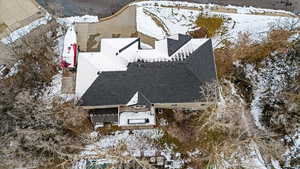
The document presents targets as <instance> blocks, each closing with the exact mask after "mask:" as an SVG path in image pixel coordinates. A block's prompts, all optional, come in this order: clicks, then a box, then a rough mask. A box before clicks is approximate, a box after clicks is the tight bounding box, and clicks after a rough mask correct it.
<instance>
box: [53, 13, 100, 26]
mask: <svg viewBox="0 0 300 169" xmlns="http://www.w3.org/2000/svg"><path fill="white" fill-rule="evenodd" d="M57 22H58V23H60V24H61V25H64V26H67V27H69V26H71V25H72V24H73V23H80V22H84V23H94V22H99V19H98V16H91V15H84V16H71V17H66V18H57Z"/></svg>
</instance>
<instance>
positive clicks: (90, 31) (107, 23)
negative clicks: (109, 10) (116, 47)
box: [76, 6, 137, 51]
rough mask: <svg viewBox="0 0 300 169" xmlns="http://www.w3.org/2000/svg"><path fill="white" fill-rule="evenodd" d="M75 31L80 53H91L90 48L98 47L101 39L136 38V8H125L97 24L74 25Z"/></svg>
mask: <svg viewBox="0 0 300 169" xmlns="http://www.w3.org/2000/svg"><path fill="white" fill-rule="evenodd" d="M76 31H77V37H78V39H77V40H78V45H79V46H80V50H81V51H93V49H92V48H94V47H95V46H100V40H101V38H113V37H137V27H136V6H125V7H124V8H123V9H121V10H120V11H118V12H117V13H116V14H114V15H112V16H109V17H107V18H103V19H100V22H99V23H79V24H76ZM95 37H97V38H96V39H95ZM95 43H97V44H95ZM91 44H93V45H92V46H91Z"/></svg>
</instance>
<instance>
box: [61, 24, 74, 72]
mask: <svg viewBox="0 0 300 169" xmlns="http://www.w3.org/2000/svg"><path fill="white" fill-rule="evenodd" d="M75 44H77V35H76V32H75V26H74V25H72V26H70V27H69V28H68V30H67V33H66V35H65V39H64V49H63V55H62V60H63V61H65V62H67V63H69V64H70V67H74V65H75V64H76V63H75V57H76V56H74V55H75V53H76V52H75V51H74V47H73V45H75Z"/></svg>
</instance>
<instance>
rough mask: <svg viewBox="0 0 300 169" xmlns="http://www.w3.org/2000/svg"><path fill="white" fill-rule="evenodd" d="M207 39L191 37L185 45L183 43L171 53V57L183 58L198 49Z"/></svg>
mask: <svg viewBox="0 0 300 169" xmlns="http://www.w3.org/2000/svg"><path fill="white" fill-rule="evenodd" d="M207 40H208V39H191V40H190V41H188V42H187V43H186V44H185V45H183V46H182V47H181V48H180V49H179V50H177V51H176V52H175V53H173V54H172V55H171V58H175V59H178V58H181V57H183V59H185V58H186V57H187V56H188V55H190V54H191V53H192V52H194V51H195V50H196V49H198V48H199V47H200V46H201V45H203V44H204V43H205V42H206V41H207Z"/></svg>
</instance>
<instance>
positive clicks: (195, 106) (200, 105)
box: [82, 102, 216, 111]
mask: <svg viewBox="0 0 300 169" xmlns="http://www.w3.org/2000/svg"><path fill="white" fill-rule="evenodd" d="M213 104H216V103H214V102H187V103H155V104H153V107H154V108H163V109H176V108H178V109H191V110H203V109H205V108H207V107H208V106H210V105H213ZM117 107H118V108H119V109H121V111H123V110H126V109H125V108H126V107H127V106H126V105H105V106H82V108H83V109H102V108H117ZM128 110H131V108H130V109H129V108H128ZM131 111H132V110H131Z"/></svg>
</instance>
